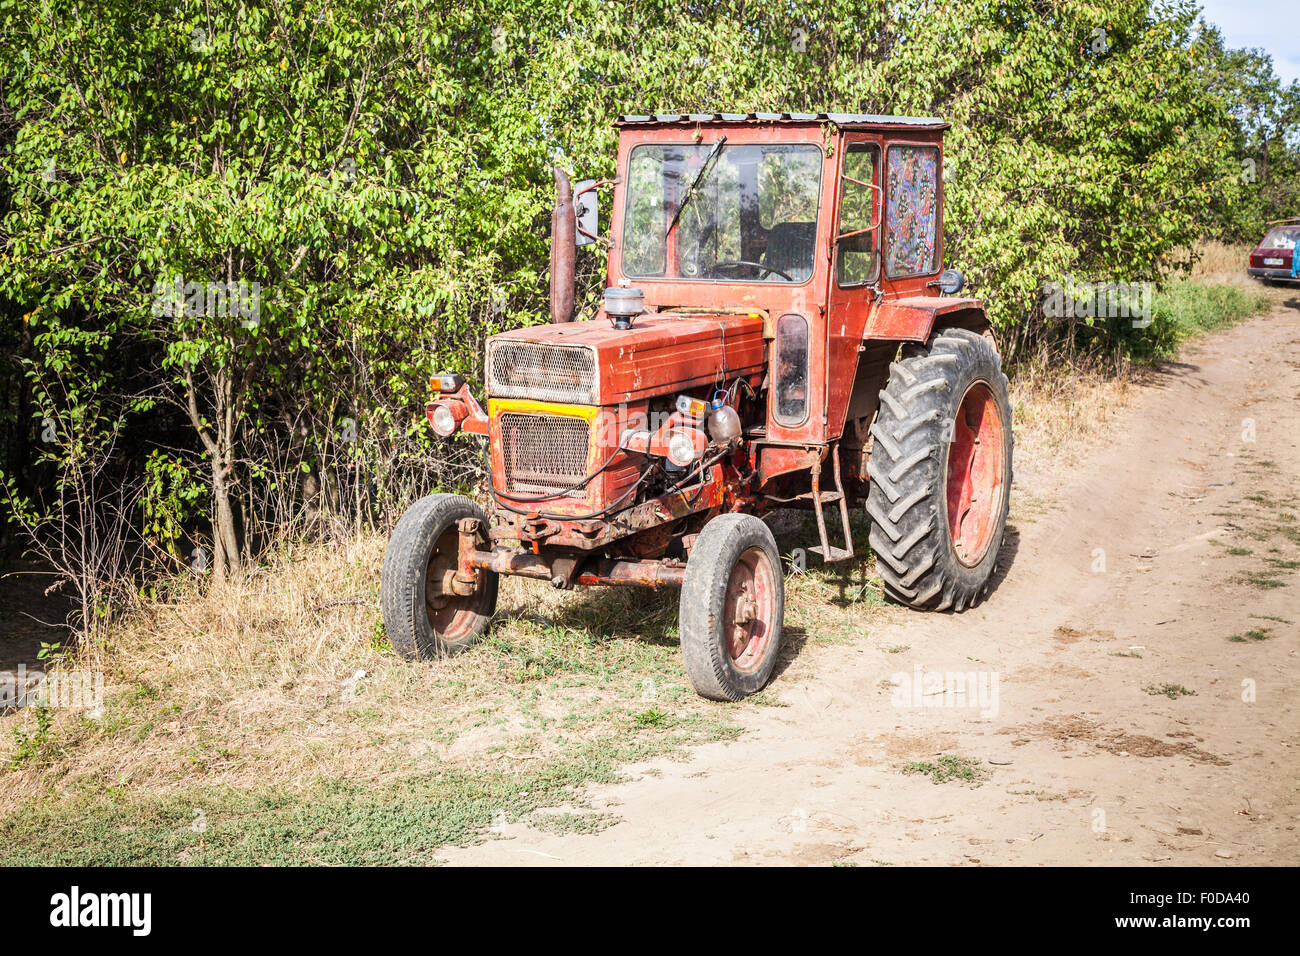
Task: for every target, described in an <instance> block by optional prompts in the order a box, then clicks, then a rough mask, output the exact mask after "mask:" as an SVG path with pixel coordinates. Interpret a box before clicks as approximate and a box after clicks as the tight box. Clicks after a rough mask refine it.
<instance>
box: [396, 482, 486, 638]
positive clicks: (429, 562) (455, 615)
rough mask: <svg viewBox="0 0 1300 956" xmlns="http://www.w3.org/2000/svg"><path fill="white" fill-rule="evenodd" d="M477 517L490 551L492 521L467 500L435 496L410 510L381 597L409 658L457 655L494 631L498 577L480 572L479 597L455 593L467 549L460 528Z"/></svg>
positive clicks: (400, 525)
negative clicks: (488, 532) (458, 562)
mask: <svg viewBox="0 0 1300 956" xmlns="http://www.w3.org/2000/svg"><path fill="white" fill-rule="evenodd" d="M465 518H474V519H477V520H478V522H479V527H480V528H481V529H484V530H483V533H482V535H481V537H480V540H479V544H480V545H486V543H487V536H486V528H487V516H486V515H485V514H484V513H483V509H482V508H480V507H479V506H478V505H476V504H474V502H472V501H470V500H469V499H468V498H465V497H462V496H461V495H430V496H429V497H427V498H421V499H420V500H419V501H417V502H416V503H415V504H413V505H411V507H410V508H409V509H407V512H406V514H404V515H402V517H401V520H400V521H398V522H397V527H396V528H394V529H393V536H392V537H391V538H390V539H389V541H388V550H387V551H385V552H384V570H383V574H382V576H381V577H380V584H379V597H380V605H381V608H382V610H383V615H384V628H385V629H386V630H387V632H388V640H389V642H390V643H391V644H392V645H393V650H395V651H397V653H399V654H401V655H402V656H403V657H405V658H407V659H408V660H422V659H425V658H430V657H438V656H445V655H448V654H456V653H459V652H460V651H463V650H464V649H465V648H467V647H469V646H470V645H471V644H473V643H474V642H475V641H477V640H478V639H479V638H480V637H482V636H483V634H485V633H486V632H487V628H488V622H489V621H490V620H491V618H492V614H493V612H494V611H496V604H497V575H496V572H494V571H484V570H480V571H478V573H477V576H476V587H475V589H474V592H473V593H472V594H464V595H463V594H457V593H455V591H454V590H452V588H451V579H452V577H453V576H454V575H455V573H456V556H457V553H458V551H459V546H460V531H459V528H458V527H457V524H458V522H460V521H461V520H462V519H465Z"/></svg>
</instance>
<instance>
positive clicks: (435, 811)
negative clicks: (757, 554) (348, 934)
mask: <svg viewBox="0 0 1300 956" xmlns="http://www.w3.org/2000/svg"><path fill="white" fill-rule="evenodd" d="M384 543H385V542H384V540H383V539H382V538H381V537H379V536H377V535H376V536H374V537H368V538H365V539H363V540H361V541H358V542H355V543H354V544H353V545H352V546H350V547H336V548H333V549H331V548H326V547H323V546H322V547H318V548H297V549H293V550H291V551H289V552H288V553H286V554H283V555H281V556H280V558H279V560H277V561H275V562H273V563H270V564H268V565H267V566H265V567H263V568H261V569H259V570H258V571H257V572H255V573H254V574H252V575H250V576H249V577H248V578H247V579H246V580H244V581H241V582H237V583H231V584H227V585H225V586H218V585H212V586H210V587H207V588H206V589H201V588H199V587H196V586H195V585H194V584H193V583H187V582H185V581H184V580H178V581H177V582H176V584H175V586H174V588H173V592H172V594H173V596H172V599H171V600H169V601H154V602H149V603H146V604H144V605H143V606H141V608H140V609H139V611H138V612H137V613H136V614H135V615H134V616H133V617H132V618H131V619H129V620H128V621H126V622H124V624H123V625H122V626H121V627H120V628H119V629H118V630H117V631H116V632H115V633H114V634H113V636H112V644H111V646H110V647H108V648H107V649H105V650H104V651H103V656H102V659H103V661H104V664H105V667H106V670H107V673H106V675H105V700H104V706H103V716H102V718H101V719H99V720H98V721H91V720H88V719H86V717H85V716H84V715H83V713H82V712H80V711H74V710H72V709H70V708H57V709H51V710H49V711H48V712H45V711H38V710H37V709H36V708H27V709H24V710H22V711H19V712H16V713H14V714H11V715H9V716H7V717H4V718H3V722H4V727H5V730H6V731H8V732H7V733H6V734H5V737H4V742H0V758H2V759H3V760H4V763H3V764H0V767H12V769H9V770H8V771H7V772H3V773H0V807H2V808H3V810H0V812H3V813H5V814H6V815H4V816H3V817H0V847H3V849H0V862H6V863H13V862H30V863H35V862H44V863H69V864H76V863H105V864H109V863H124V862H140V863H175V862H178V861H179V862H208V863H261V862H269V863H285V864H289V863H302V862H344V861H346V862H354V863H374V862H387V863H401V862H407V861H408V860H416V859H418V860H421V861H427V860H429V859H432V857H431V856H430V854H431V853H432V852H433V849H434V848H436V846H437V845H440V844H442V843H448V842H451V843H458V842H466V841H472V840H474V839H478V838H480V837H481V836H482V832H481V831H482V830H483V828H485V827H487V826H488V825H490V824H491V822H492V819H493V815H494V814H495V813H496V812H497V811H498V810H504V812H505V813H506V814H507V815H508V817H510V818H511V819H514V818H518V817H521V816H523V815H524V814H527V813H530V812H531V811H532V810H534V809H536V808H539V807H544V806H548V805H555V804H557V803H561V802H565V801H571V800H572V799H573V797H574V795H575V794H576V793H577V792H578V791H579V790H580V789H581V788H582V787H584V786H586V785H588V784H593V783H602V782H609V781H612V780H614V779H616V778H617V772H618V768H619V767H620V766H623V765H625V764H627V763H632V762H639V761H643V760H648V759H651V758H654V757H657V756H662V755H669V754H673V753H677V752H680V751H681V750H682V749H683V748H685V747H688V746H691V745H694V744H698V743H703V742H707V741H714V740H726V739H731V738H732V737H734V736H735V735H736V734H737V733H738V732H739V731H738V726H737V724H736V723H735V719H736V717H737V716H738V715H739V714H741V713H742V712H743V711H744V710H745V709H746V706H747V705H745V704H741V705H739V706H735V707H726V706H722V705H717V704H713V703H711V702H708V701H703V700H701V699H700V698H698V697H696V695H695V694H694V693H693V692H692V691H691V689H690V687H689V685H688V683H687V681H686V677H685V674H684V672H683V671H682V669H681V663H680V659H679V653H678V649H677V641H676V618H677V613H676V612H677V607H676V600H675V598H676V595H675V594H651V593H648V592H641V591H634V590H631V589H628V590H623V589H616V588H613V589H583V590H579V591H574V592H556V591H555V590H554V589H552V588H550V587H547V586H546V585H545V584H540V583H536V582H530V581H524V580H519V579H508V580H505V581H503V582H502V590H501V600H500V603H499V606H498V620H497V621H496V622H495V623H494V626H493V630H492V632H491V634H490V636H489V638H488V639H487V640H485V641H484V642H483V643H481V644H480V645H478V646H476V647H475V648H473V649H472V650H470V651H469V652H467V653H465V654H462V655H458V656H457V657H455V658H452V659H448V660H437V661H429V662H425V663H419V664H412V663H408V662H406V661H403V660H401V659H400V658H398V657H397V655H396V654H395V653H394V652H393V651H392V649H391V647H389V646H388V642H387V639H386V638H384V639H383V640H380V639H379V635H382V634H383V630H382V623H379V621H380V618H379V612H378V606H377V591H378V575H379V569H380V566H381V558H382V554H383V546H384ZM340 597H347V598H349V602H348V603H346V604H340V603H338V601H339V598H340ZM358 672H364V674H365V676H364V677H362V678H359V679H356V675H357V674H358ZM5 742H7V743H8V744H9V745H8V746H7V747H6V746H5ZM195 808H200V809H204V812H205V815H206V819H207V820H208V821H209V826H208V828H207V831H206V832H205V833H204V834H201V835H200V834H192V833H191V832H190V831H189V830H188V829H187V828H188V821H189V820H190V816H191V811H192V810H193V809H195ZM390 818H391V819H390ZM299 819H301V820H303V821H309V822H310V823H311V824H312V828H311V829H308V828H307V826H306V824H305V823H304V824H303V825H302V826H299V825H298V823H296V822H295V821H297V820H299ZM366 820H373V821H375V822H374V825H373V833H371V834H370V835H367V834H366V833H365V832H364V831H365V829H366V824H365V823H364V821H366ZM177 821H179V823H178V822H177ZM390 823H391V826H390ZM178 826H179V830H177V827H178ZM406 827H418V828H419V829H420V830H421V831H422V833H423V834H424V836H421V837H420V838H418V839H416V838H414V837H412V838H409V839H408V838H407V837H404V836H402V835H401V831H402V830H403V829H404V828H406ZM318 830H319V831H321V834H322V835H321V836H320V837H319V838H318V837H316V836H314V834H315V833H316V832H317V831H318ZM332 830H337V831H338V838H337V840H335V839H334V838H332V837H330V836H328V834H329V833H330V832H331V831H332ZM281 844H282V845H281ZM273 845H274V846H273ZM276 847H278V848H276ZM182 852H183V853H184V855H179V854H182Z"/></svg>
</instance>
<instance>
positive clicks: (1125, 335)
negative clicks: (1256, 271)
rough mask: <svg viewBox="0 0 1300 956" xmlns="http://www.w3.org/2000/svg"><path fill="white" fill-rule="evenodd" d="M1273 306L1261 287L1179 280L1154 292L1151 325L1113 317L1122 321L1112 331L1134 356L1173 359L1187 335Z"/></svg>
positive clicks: (1200, 332)
mask: <svg viewBox="0 0 1300 956" xmlns="http://www.w3.org/2000/svg"><path fill="white" fill-rule="evenodd" d="M1272 308H1273V300H1272V298H1271V297H1270V296H1269V295H1268V293H1266V292H1263V291H1260V290H1256V289H1250V288H1245V287H1242V286H1237V285H1208V284H1205V283H1202V282H1197V281H1194V280H1191V279H1180V280H1177V281H1174V282H1170V283H1168V284H1167V285H1166V286H1165V287H1164V288H1163V289H1161V290H1160V291H1158V292H1157V293H1156V294H1155V296H1154V300H1153V303H1152V310H1151V324H1150V326H1148V327H1147V328H1137V329H1134V328H1131V325H1132V320H1130V319H1118V320H1113V321H1115V322H1117V323H1122V324H1121V325H1117V326H1116V328H1115V331H1114V334H1115V335H1116V337H1117V338H1119V339H1120V341H1121V342H1122V343H1123V344H1124V345H1125V346H1126V348H1127V350H1128V352H1129V354H1130V355H1132V357H1133V358H1135V359H1138V360H1145V361H1149V362H1153V363H1154V362H1162V361H1166V360H1168V359H1171V358H1174V357H1175V356H1176V355H1177V354H1178V348H1179V346H1180V345H1181V344H1182V343H1183V342H1185V341H1187V340H1188V339H1190V338H1193V337H1195V336H1197V335H1200V334H1202V333H1205V332H1213V331H1215V330H1217V329H1222V328H1227V327H1228V326H1231V325H1235V324H1237V323H1238V322H1241V321H1242V320H1244V319H1248V318H1250V317H1251V316H1253V315H1258V314H1259V313H1261V312H1265V311H1268V310H1270V309H1272ZM1125 326H1129V328H1126V327H1125Z"/></svg>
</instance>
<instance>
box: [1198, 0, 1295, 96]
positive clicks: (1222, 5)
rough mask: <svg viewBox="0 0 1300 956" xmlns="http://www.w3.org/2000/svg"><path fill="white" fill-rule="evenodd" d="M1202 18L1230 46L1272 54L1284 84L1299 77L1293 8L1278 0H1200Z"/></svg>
mask: <svg viewBox="0 0 1300 956" xmlns="http://www.w3.org/2000/svg"><path fill="white" fill-rule="evenodd" d="M1199 2H1200V4H1201V6H1202V7H1203V8H1204V11H1205V19H1206V20H1208V21H1209V22H1210V23H1213V24H1214V25H1215V26H1216V27H1218V28H1219V31H1220V32H1221V33H1222V34H1223V42H1224V44H1225V45H1226V46H1228V47H1229V48H1234V49H1236V48H1241V47H1256V48H1259V49H1261V50H1264V51H1265V52H1266V53H1269V54H1271V55H1272V57H1273V71H1274V72H1275V73H1277V75H1278V76H1279V77H1281V79H1282V82H1283V83H1289V82H1291V81H1292V80H1294V79H1297V78H1300V24H1297V20H1296V7H1295V5H1294V4H1292V3H1278V2H1277V0H1199Z"/></svg>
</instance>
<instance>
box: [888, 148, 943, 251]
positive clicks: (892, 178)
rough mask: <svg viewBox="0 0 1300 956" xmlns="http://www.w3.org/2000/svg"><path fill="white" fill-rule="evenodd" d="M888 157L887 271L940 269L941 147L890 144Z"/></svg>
mask: <svg viewBox="0 0 1300 956" xmlns="http://www.w3.org/2000/svg"><path fill="white" fill-rule="evenodd" d="M887 159H888V162H887V164H886V179H887V181H886V183H885V191H886V194H887V196H888V199H887V202H886V211H885V229H886V238H885V273H886V274H887V275H889V276H891V277H898V276H912V275H928V274H929V273H931V272H934V271H936V270H937V269H938V251H939V248H938V247H939V229H938V225H939V150H937V149H936V148H935V147H933V146H907V145H898V146H891V147H889V150H888V156H887Z"/></svg>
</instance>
